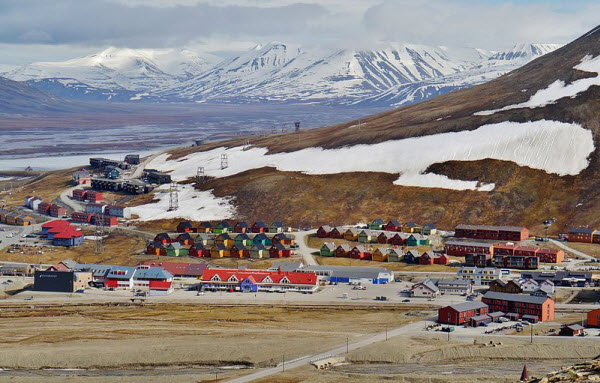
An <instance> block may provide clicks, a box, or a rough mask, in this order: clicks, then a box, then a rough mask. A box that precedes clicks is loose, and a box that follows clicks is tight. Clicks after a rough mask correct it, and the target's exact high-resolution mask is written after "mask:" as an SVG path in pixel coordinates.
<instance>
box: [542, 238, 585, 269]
mask: <svg viewBox="0 0 600 383" xmlns="http://www.w3.org/2000/svg"><path fill="white" fill-rule="evenodd" d="M549 240H550V242H551V243H552V244H553V245H556V246H558V247H560V248H562V249H563V250H566V251H569V252H571V253H573V254H576V255H578V256H580V257H581V258H583V260H581V259H574V260H572V261H571V263H570V264H569V265H568V266H566V268H567V269H568V270H576V269H577V267H578V266H579V265H580V264H582V263H584V262H587V261H591V260H595V259H596V258H594V257H592V256H591V255H588V254H586V253H582V252H581V251H579V250H575V249H572V248H570V247H569V246H567V245H565V244H564V243H563V242H560V241H557V240H554V239H549Z"/></svg>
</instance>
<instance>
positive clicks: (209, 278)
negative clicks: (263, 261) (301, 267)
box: [200, 270, 319, 293]
mask: <svg viewBox="0 0 600 383" xmlns="http://www.w3.org/2000/svg"><path fill="white" fill-rule="evenodd" d="M200 285H201V287H202V288H203V289H205V290H233V291H241V292H259V291H270V292H301V293H313V292H315V291H316V290H317V288H318V287H319V286H318V279H317V276H316V275H315V273H299V272H294V271H281V270H278V271H269V270H204V272H203V273H202V279H201V280H200Z"/></svg>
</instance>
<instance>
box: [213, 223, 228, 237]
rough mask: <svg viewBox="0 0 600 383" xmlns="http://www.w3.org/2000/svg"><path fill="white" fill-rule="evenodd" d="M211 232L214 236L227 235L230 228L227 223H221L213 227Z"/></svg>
mask: <svg viewBox="0 0 600 383" xmlns="http://www.w3.org/2000/svg"><path fill="white" fill-rule="evenodd" d="M212 232H213V233H215V234H222V233H229V232H231V226H230V225H229V224H228V223H227V222H225V221H221V222H218V223H217V224H216V225H215V226H214V227H213V231H212Z"/></svg>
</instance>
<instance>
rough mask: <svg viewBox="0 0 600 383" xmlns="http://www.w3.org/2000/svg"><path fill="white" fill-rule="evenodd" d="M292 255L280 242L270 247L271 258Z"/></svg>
mask: <svg viewBox="0 0 600 383" xmlns="http://www.w3.org/2000/svg"><path fill="white" fill-rule="evenodd" d="M290 255H291V251H290V250H289V249H286V248H285V246H283V245H282V244H280V243H276V244H275V245H273V246H271V248H270V249H269V258H287V257H289V256H290Z"/></svg>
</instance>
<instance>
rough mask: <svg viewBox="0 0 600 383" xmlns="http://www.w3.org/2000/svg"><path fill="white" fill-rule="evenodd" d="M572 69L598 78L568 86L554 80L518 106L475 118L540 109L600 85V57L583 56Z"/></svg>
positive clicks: (587, 79)
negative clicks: (509, 111) (506, 111)
mask: <svg viewBox="0 0 600 383" xmlns="http://www.w3.org/2000/svg"><path fill="white" fill-rule="evenodd" d="M574 69H577V70H581V71H584V72H590V73H596V74H598V76H596V77H590V78H584V79H581V80H575V81H573V82H572V83H570V84H569V85H566V84H565V82H564V81H562V80H556V81H554V82H553V83H552V84H550V85H549V86H548V87H547V88H544V89H540V90H538V91H537V92H536V93H535V94H534V95H533V96H531V98H530V99H529V100H528V101H526V102H522V103H520V104H515V105H508V106H505V107H504V108H500V109H493V110H484V111H481V112H476V113H474V115H475V116H489V115H491V114H494V113H496V112H502V111H505V110H511V109H519V108H530V109H534V108H540V107H544V106H546V105H549V104H554V103H555V102H556V101H558V100H560V99H561V98H564V97H571V98H574V97H576V96H577V95H578V94H579V93H582V92H585V91H586V90H588V89H589V87H590V86H592V85H596V86H598V85H600V56H597V57H595V58H592V56H590V55H587V56H585V57H584V58H583V59H582V60H581V63H580V64H579V65H576V66H575V67H574Z"/></svg>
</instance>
